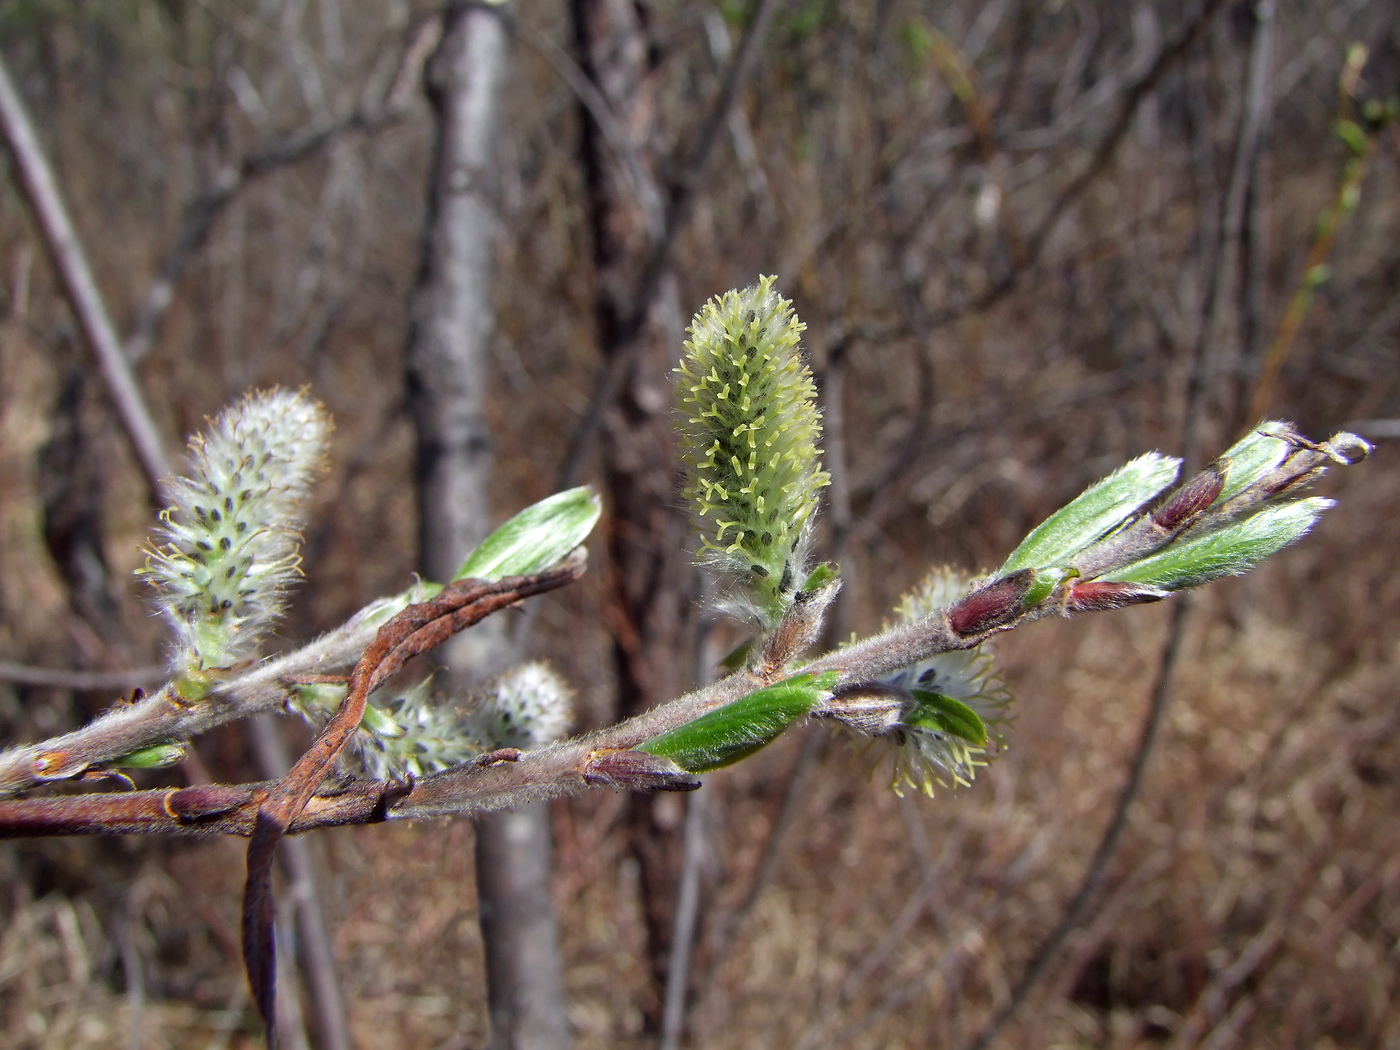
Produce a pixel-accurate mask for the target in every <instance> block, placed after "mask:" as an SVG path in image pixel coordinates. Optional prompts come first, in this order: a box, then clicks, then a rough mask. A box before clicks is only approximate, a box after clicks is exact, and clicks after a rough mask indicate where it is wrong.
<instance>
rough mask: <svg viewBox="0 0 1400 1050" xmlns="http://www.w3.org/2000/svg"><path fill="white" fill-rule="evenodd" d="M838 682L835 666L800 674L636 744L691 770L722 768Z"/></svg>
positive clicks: (771, 736)
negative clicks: (820, 671)
mask: <svg viewBox="0 0 1400 1050" xmlns="http://www.w3.org/2000/svg"><path fill="white" fill-rule="evenodd" d="M835 684H836V674H835V673H834V672H827V673H826V674H824V675H820V676H818V675H811V674H801V675H796V676H795V677H793V678H788V679H784V680H783V681H781V682H778V683H776V684H775V685H770V686H768V687H767V688H766V689H760V690H758V691H757V692H754V693H750V694H749V695H748V696H746V697H743V698H742V699H739V700H735V701H734V702H733V703H731V704H725V705H724V706H723V707H721V708H717V709H716V710H714V711H711V712H709V713H708V714H704V715H701V716H700V717H699V718H697V719H695V721H693V722H687V723H686V724H685V725H683V726H679V727H677V728H676V729H672V730H671V731H670V732H669V733H662V734H661V735H660V736H654V737H652V738H651V739H650V740H647V741H646V742H644V743H642V744H640V745H638V746H637V748H636V750H638V751H645V752H646V753H647V754H651V755H660V756H661V757H663V758H669V759H671V761H673V762H675V763H676V765H678V766H680V767H681V768H682V769H684V770H686V771H687V772H690V773H703V772H705V771H706V770H709V769H718V768H719V767H720V766H727V765H729V764H730V763H732V762H737V761H739V760H740V759H741V758H747V757H748V756H749V755H751V754H753V753H754V752H755V751H758V750H759V749H761V748H763V747H766V746H767V745H768V744H770V743H772V742H773V741H774V740H775V739H776V738H777V737H778V735H779V734H780V733H781V732H782V731H783V730H784V729H786V728H787V727H788V726H790V725H791V724H792V723H793V722H795V721H796V720H797V719H799V718H801V717H802V716H803V715H805V714H807V712H809V711H811V710H812V707H813V706H814V705H815V704H816V703H817V701H818V700H820V699H821V698H822V697H823V696H825V695H826V694H827V693H829V692H830V690H831V687H832V686H834V685H835Z"/></svg>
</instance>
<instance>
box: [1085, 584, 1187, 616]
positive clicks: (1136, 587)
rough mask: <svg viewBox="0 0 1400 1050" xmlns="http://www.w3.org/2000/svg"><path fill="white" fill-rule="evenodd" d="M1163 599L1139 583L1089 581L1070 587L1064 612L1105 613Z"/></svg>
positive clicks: (1157, 592) (1163, 596) (1162, 593)
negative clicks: (1126, 606)
mask: <svg viewBox="0 0 1400 1050" xmlns="http://www.w3.org/2000/svg"><path fill="white" fill-rule="evenodd" d="M1165 597H1166V594H1165V593H1164V592H1162V591H1159V590H1157V589H1156V588H1155V587H1144V586H1142V585H1141V584H1139V583H1114V582H1111V581H1108V580H1090V581H1088V582H1087V583H1076V584H1074V585H1073V586H1071V587H1070V589H1069V593H1068V594H1067V595H1066V596H1065V611H1066V612H1106V611H1107V610H1109V609H1121V608H1123V607H1124V606H1125V605H1141V604H1143V603H1144V602H1158V601H1161V600H1162V599H1163V598H1165Z"/></svg>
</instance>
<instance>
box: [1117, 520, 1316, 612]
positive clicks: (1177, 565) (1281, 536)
mask: <svg viewBox="0 0 1400 1050" xmlns="http://www.w3.org/2000/svg"><path fill="white" fill-rule="evenodd" d="M1330 506H1332V501H1331V500H1329V499H1321V498H1319V497H1317V496H1313V497H1311V498H1309V499H1301V500H1295V501H1293V502H1292V503H1282V504H1277V505H1275V506H1269V507H1265V508H1264V509H1263V510H1261V511H1259V512H1258V513H1257V514H1255V515H1253V516H1252V517H1248V518H1245V519H1243V520H1242V521H1237V522H1234V523H1232V524H1229V525H1226V526H1225V527H1223V528H1220V529H1217V530H1215V531H1214V532H1210V533H1207V534H1206V535H1204V536H1200V537H1198V538H1196V539H1186V540H1184V541H1182V542H1180V543H1175V544H1172V545H1171V546H1169V547H1166V548H1164V549H1163V550H1161V551H1159V552H1158V553H1157V554H1154V555H1152V556H1151V557H1148V558H1144V559H1143V560H1142V561H1139V562H1135V563H1133V564H1131V565H1128V566H1126V567H1124V568H1122V569H1117V570H1115V571H1113V572H1110V573H1105V574H1104V576H1103V577H1102V579H1103V580H1104V581H1105V582H1110V583H1111V582H1121V583H1137V584H1142V585H1144V586H1147V587H1159V588H1161V589H1162V590H1166V591H1179V590H1181V589H1182V588H1185V587H1196V586H1198V585H1200V584H1202V583H1208V582H1210V581H1211V580H1218V579H1220V578H1221V577H1224V576H1238V575H1240V574H1241V573H1245V572H1248V571H1249V570H1250V569H1252V568H1254V566H1256V565H1258V564H1259V563H1260V562H1261V561H1263V560H1264V559H1265V558H1267V557H1268V556H1269V555H1271V554H1273V553H1274V552H1275V551H1278V550H1281V549H1282V548H1284V547H1286V546H1288V545H1289V544H1290V543H1292V542H1293V541H1294V540H1296V539H1298V538H1299V537H1301V536H1302V535H1303V534H1304V533H1306V532H1307V531H1308V530H1309V529H1311V528H1312V527H1313V523H1314V522H1316V521H1317V519H1318V517H1319V515H1321V514H1322V512H1323V511H1324V510H1326V509H1327V508H1328V507H1330Z"/></svg>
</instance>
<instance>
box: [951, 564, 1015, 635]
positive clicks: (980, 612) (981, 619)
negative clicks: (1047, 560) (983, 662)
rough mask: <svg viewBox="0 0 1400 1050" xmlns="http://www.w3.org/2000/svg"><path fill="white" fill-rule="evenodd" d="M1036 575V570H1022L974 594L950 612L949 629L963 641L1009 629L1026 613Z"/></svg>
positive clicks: (993, 582)
mask: <svg viewBox="0 0 1400 1050" xmlns="http://www.w3.org/2000/svg"><path fill="white" fill-rule="evenodd" d="M1035 576H1036V574H1035V570H1034V569H1018V570H1017V571H1016V572H1013V573H1011V574H1010V575H1008V576H1003V577H1002V578H1001V579H999V580H994V581H992V582H991V583H989V584H987V586H985V587H982V588H980V589H979V590H975V591H973V592H972V593H971V594H969V595H968V596H967V597H966V598H964V599H963V600H962V601H960V602H958V603H957V604H956V605H954V606H953V607H952V608H951V609H949V610H948V626H949V627H950V628H952V631H953V633H954V634H956V635H960V636H961V637H963V638H968V637H971V636H973V635H978V634H983V633H985V632H987V631H991V630H995V629H996V628H998V627H1004V626H1006V625H1007V624H1009V623H1011V622H1012V621H1013V620H1015V619H1017V618H1018V617H1019V616H1020V615H1021V613H1022V612H1023V611H1024V610H1023V606H1022V601H1023V600H1024V599H1025V597H1026V595H1027V594H1028V593H1029V592H1030V589H1031V587H1032V586H1033V585H1034V583H1035Z"/></svg>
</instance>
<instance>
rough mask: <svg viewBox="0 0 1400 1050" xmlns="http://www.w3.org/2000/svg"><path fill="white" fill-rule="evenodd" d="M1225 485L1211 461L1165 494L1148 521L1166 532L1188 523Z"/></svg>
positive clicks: (1223, 475) (1191, 521)
mask: <svg viewBox="0 0 1400 1050" xmlns="http://www.w3.org/2000/svg"><path fill="white" fill-rule="evenodd" d="M1224 487H1225V474H1224V473H1223V472H1222V471H1221V470H1220V468H1219V467H1217V466H1216V465H1215V464H1214V463H1212V464H1211V465H1210V466H1208V467H1206V469H1205V470H1203V471H1201V472H1200V473H1199V474H1197V475H1196V476H1195V477H1194V478H1192V479H1191V480H1190V481H1188V482H1187V483H1186V484H1185V485H1182V486H1181V488H1179V489H1177V490H1176V491H1175V492H1173V493H1172V494H1171V496H1170V497H1168V499H1167V502H1166V503H1163V504H1162V505H1161V506H1160V507H1158V508H1157V510H1156V511H1154V512H1153V514H1152V522H1153V524H1155V525H1156V526H1157V527H1158V528H1160V529H1163V530H1165V531H1167V532H1179V531H1180V530H1182V529H1184V528H1186V527H1187V526H1188V525H1192V524H1194V523H1195V521H1196V520H1197V519H1198V518H1199V517H1200V516H1201V515H1202V514H1204V513H1205V511H1206V509H1207V508H1208V507H1209V506H1210V505H1211V504H1212V503H1214V502H1215V500H1216V497H1218V496H1219V495H1220V492H1221V490H1222V489H1223V488H1224Z"/></svg>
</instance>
